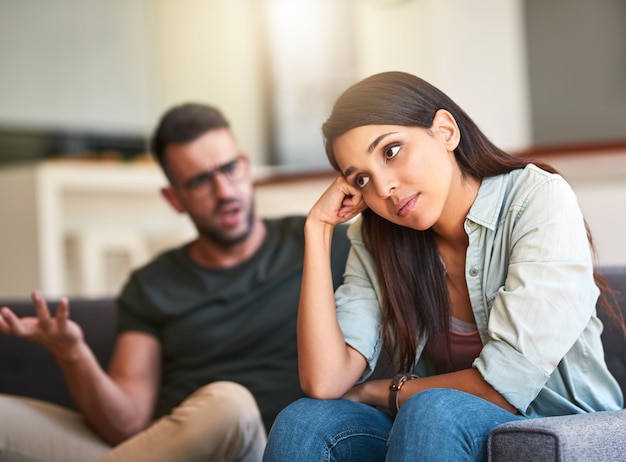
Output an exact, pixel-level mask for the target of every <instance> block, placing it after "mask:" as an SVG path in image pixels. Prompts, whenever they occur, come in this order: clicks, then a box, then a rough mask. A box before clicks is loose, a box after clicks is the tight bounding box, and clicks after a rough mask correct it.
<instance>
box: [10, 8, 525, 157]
mask: <svg viewBox="0 0 626 462" xmlns="http://www.w3.org/2000/svg"><path fill="white" fill-rule="evenodd" d="M337 1H353V5H354V20H355V26H354V29H355V44H354V45H355V50H356V60H355V65H356V70H357V76H358V78H362V77H366V76H367V75H370V74H372V73H375V72H380V71H384V70H405V71H408V72H412V73H416V74H418V75H420V76H422V77H424V78H426V79H427V80H429V81H431V82H432V83H434V84H435V85H437V86H439V87H440V88H441V89H442V90H444V91H445V92H447V93H448V94H449V95H450V96H452V97H453V98H454V99H456V100H457V101H458V102H459V103H460V104H461V106H462V107H463V108H464V109H465V110H466V111H467V112H468V113H469V114H470V115H471V116H472V117H474V119H475V120H476V122H477V123H478V124H479V125H480V126H481V127H482V128H483V129H484V130H485V131H486V133H487V134H488V135H490V136H491V137H492V139H493V140H494V141H495V142H497V143H499V144H501V145H502V146H503V147H506V148H518V147H524V146H526V145H527V144H528V142H529V140H530V136H529V128H528V126H529V123H528V108H527V107H526V101H527V89H526V83H525V78H526V77H525V76H526V72H525V60H524V46H523V43H524V39H523V27H522V19H523V15H522V12H521V6H520V5H521V1H522V0H483V1H480V2H460V1H458V0H404V1H399V2H398V1H396V2H389V1H387V2H381V1H374V0H337ZM262 4H263V2H262V1H261V0H176V1H171V0H108V1H101V0H55V1H53V2H51V1H47V0H28V1H24V0H0V62H1V63H2V73H0V102H1V103H0V124H5V125H28V126H44V127H45V126H52V127H59V126H61V127H70V128H76V129H82V128H86V129H90V130H94V131H105V132H106V131H109V132H110V131H112V130H113V131H117V132H133V133H140V134H147V133H149V132H150V131H151V130H152V128H153V126H154V124H155V122H156V119H157V118H158V116H159V115H160V114H161V112H162V111H163V110H164V109H165V108H167V107H169V106H170V105H172V104H175V103H179V102H181V101H183V100H190V99H193V100H204V101H207V102H211V103H214V104H216V105H218V106H220V107H222V108H223V109H224V111H225V112H226V114H227V116H228V118H229V119H230V120H231V122H232V124H233V128H234V130H235V131H236V133H237V136H238V138H239V141H240V142H241V145H242V146H243V147H244V148H245V149H247V150H248V151H249V153H250V155H251V157H252V160H253V163H256V164H263V163H265V161H266V159H267V152H266V141H267V140H266V135H265V133H266V128H267V120H266V118H265V114H264V110H263V105H264V103H265V101H264V99H265V98H266V97H267V95H265V94H264V86H263V81H262V78H261V77H262V71H261V70H262V67H263V65H264V63H263V53H262V49H261V42H262V39H261V37H260V35H259V34H260V28H261V25H260V21H262V16H263V11H262V9H261V8H262ZM381 4H391V5H392V6H381ZM329 110H330V108H329ZM319 122H320V124H321V123H322V122H323V121H322V120H320V121H319Z"/></svg>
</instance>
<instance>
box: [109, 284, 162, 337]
mask: <svg viewBox="0 0 626 462" xmlns="http://www.w3.org/2000/svg"><path fill="white" fill-rule="evenodd" d="M147 304H148V300H146V297H145V295H144V290H143V288H142V286H141V283H140V282H139V278H138V277H137V275H136V274H132V275H131V277H130V278H129V280H128V282H127V283H126V285H125V286H124V288H123V289H122V292H121V294H120V296H119V297H118V298H117V333H118V335H119V334H121V333H123V332H128V331H140V332H145V333H147V334H150V335H153V336H155V337H158V329H157V327H156V326H155V325H154V322H152V321H151V320H150V319H149V318H148V316H147V315H146V312H145V308H146V306H147Z"/></svg>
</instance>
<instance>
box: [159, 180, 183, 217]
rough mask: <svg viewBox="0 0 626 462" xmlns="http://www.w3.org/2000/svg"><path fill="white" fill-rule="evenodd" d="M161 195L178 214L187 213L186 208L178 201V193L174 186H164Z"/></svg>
mask: <svg viewBox="0 0 626 462" xmlns="http://www.w3.org/2000/svg"><path fill="white" fill-rule="evenodd" d="M161 195H162V196H163V197H164V198H165V200H166V201H167V202H168V203H169V204H170V205H171V206H172V208H173V209H174V210H176V211H177V212H178V213H185V212H186V210H185V207H183V204H181V202H180V200H179V199H178V193H177V191H176V190H175V189H174V188H173V187H172V186H164V187H162V188H161Z"/></svg>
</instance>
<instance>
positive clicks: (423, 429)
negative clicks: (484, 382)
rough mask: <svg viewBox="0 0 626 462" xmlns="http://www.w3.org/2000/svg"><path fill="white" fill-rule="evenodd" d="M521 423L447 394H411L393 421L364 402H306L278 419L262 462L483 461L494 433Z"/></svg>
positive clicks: (491, 407) (476, 402)
mask: <svg viewBox="0 0 626 462" xmlns="http://www.w3.org/2000/svg"><path fill="white" fill-rule="evenodd" d="M523 418H524V417H522V416H519V415H513V414H511V413H510V412H507V411H505V410H504V409H502V408H500V407H498V406H496V405H494V404H491V403H490V402H488V401H485V400H483V399H481V398H478V397H476V396H474V395H470V394H468V393H464V392H460V391H456V390H449V389H433V390H426V391H423V392H421V393H418V394H416V395H413V396H412V397H411V398H409V399H408V400H407V401H406V402H405V403H404V405H403V406H402V407H401V409H400V412H398V416H397V417H396V420H395V422H392V420H391V418H390V417H389V416H388V415H387V414H386V413H385V412H382V411H380V410H378V409H376V408H373V407H371V406H368V405H365V404H361V403H355V402H352V401H348V400H345V399H339V400H314V399H309V398H303V399H300V400H298V401H296V402H295V403H293V404H291V405H289V406H288V407H287V408H285V409H284V410H283V411H282V412H281V413H280V414H279V415H278V417H277V419H276V421H275V422H274V425H273V426H272V429H271V431H270V434H269V438H268V443H267V447H266V449H265V454H264V457H263V461H264V462H287V461H289V462H317V461H329V462H330V461H333V462H338V461H358V462H368V461H388V462H399V461H416V460H419V461H453V462H460V461H478V460H485V459H486V458H487V438H488V436H489V432H490V431H491V430H492V429H493V428H494V427H496V426H497V425H500V424H502V423H505V422H510V421H512V420H518V419H523Z"/></svg>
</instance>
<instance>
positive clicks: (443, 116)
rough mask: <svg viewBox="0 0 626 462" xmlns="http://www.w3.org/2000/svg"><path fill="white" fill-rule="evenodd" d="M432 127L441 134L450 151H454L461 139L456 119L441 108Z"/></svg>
mask: <svg viewBox="0 0 626 462" xmlns="http://www.w3.org/2000/svg"><path fill="white" fill-rule="evenodd" d="M432 129H433V130H434V131H435V132H437V133H439V134H440V135H441V139H442V140H443V142H444V144H445V145H446V149H447V150H448V151H454V150H455V149H456V148H457V147H458V145H459V142H460V141H461V132H460V130H459V126H458V125H457V124H456V120H455V119H454V117H453V116H452V114H450V113H449V112H448V111H446V110H445V109H439V110H438V111H437V112H436V113H435V117H434V118H433V126H432Z"/></svg>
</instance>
